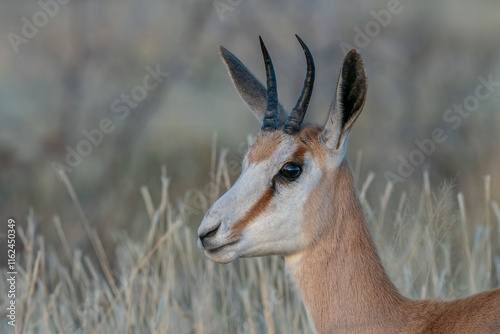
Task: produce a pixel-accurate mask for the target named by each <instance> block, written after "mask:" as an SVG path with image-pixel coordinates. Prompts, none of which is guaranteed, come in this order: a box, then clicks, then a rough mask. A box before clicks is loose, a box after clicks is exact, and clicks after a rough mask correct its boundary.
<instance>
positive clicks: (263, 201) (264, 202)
mask: <svg viewBox="0 0 500 334" xmlns="http://www.w3.org/2000/svg"><path fill="white" fill-rule="evenodd" d="M273 196H274V191H273V189H272V188H269V189H267V190H266V192H265V193H264V195H262V197H261V198H260V199H259V200H258V201H257V202H255V204H254V205H253V206H252V207H251V208H250V210H248V211H247V212H246V213H245V216H243V218H241V219H240V220H238V221H237V222H236V224H234V226H233V227H231V235H232V236H233V237H240V236H241V233H242V232H243V230H244V229H245V228H246V227H247V226H248V225H249V224H250V222H252V221H253V220H255V219H256V218H257V217H258V216H259V215H260V214H261V213H262V212H264V210H266V208H267V206H268V205H269V203H270V202H271V199H272V198H273Z"/></svg>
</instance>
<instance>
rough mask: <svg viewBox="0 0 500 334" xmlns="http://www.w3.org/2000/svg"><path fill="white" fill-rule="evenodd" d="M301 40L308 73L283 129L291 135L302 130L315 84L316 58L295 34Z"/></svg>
mask: <svg viewBox="0 0 500 334" xmlns="http://www.w3.org/2000/svg"><path fill="white" fill-rule="evenodd" d="M295 37H297V39H298V40H299V43H300V45H301V46H302V49H304V54H305V56H306V61H307V74H306V79H305V80H304V88H302V94H300V97H299V99H298V100H297V104H296V105H295V108H293V110H292V112H291V113H290V116H288V119H287V121H286V124H285V127H284V128H283V131H284V132H285V133H287V134H289V135H291V134H294V133H296V132H298V131H299V130H300V126H301V124H302V121H303V120H304V116H305V114H306V111H307V107H308V106H309V100H310V99H311V94H312V90H313V86H314V60H313V57H312V55H311V52H310V51H309V48H308V47H307V45H306V44H305V43H304V42H303V41H302V39H300V37H299V36H298V35H295Z"/></svg>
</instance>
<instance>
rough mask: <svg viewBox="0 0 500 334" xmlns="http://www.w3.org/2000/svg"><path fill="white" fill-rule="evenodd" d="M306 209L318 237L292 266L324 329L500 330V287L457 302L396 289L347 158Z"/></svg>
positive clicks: (309, 229) (308, 225)
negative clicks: (414, 296)
mask: <svg viewBox="0 0 500 334" xmlns="http://www.w3.org/2000/svg"><path fill="white" fill-rule="evenodd" d="M319 208H321V209H319ZM305 209H306V212H305V213H304V217H306V219H305V221H304V232H305V233H307V234H308V237H309V238H310V240H314V242H313V243H312V244H311V245H310V246H309V247H308V248H307V249H306V250H304V251H302V252H301V253H300V255H299V256H298V257H297V256H296V255H294V256H291V257H287V267H288V268H289V271H290V272H291V274H292V276H294V278H295V279H296V281H297V285H298V288H299V290H300V292H301V294H302V296H303V299H304V302H305V304H306V306H307V309H308V312H309V315H310V317H311V318H312V320H313V322H314V325H315V328H316V330H317V332H318V333H370V334H378V333H381V334H382V333H383V334H390V333H470V334H473V333H474V334H476V333H477V334H481V333H500V290H494V291H487V292H483V293H480V294H477V295H473V296H470V297H468V298H464V299H458V300H453V301H439V300H421V301H414V300H410V299H408V298H406V297H404V296H402V295H401V294H400V293H399V292H398V291H397V289H396V288H395V286H394V285H393V284H392V282H391V281H390V279H389V277H388V276H387V274H386V272H385V270H384V268H383V266H382V263H381V261H380V258H379V256H378V253H377V250H376V247H375V244H374V242H373V239H372V238H371V236H370V233H369V231H368V228H367V225H366V222H365V220H364V216H363V213H362V209H361V205H360V202H359V200H358V198H357V195H356V192H355V188H354V182H353V177H352V174H351V172H350V169H349V166H348V165H347V163H345V162H344V163H342V165H341V166H340V167H339V168H337V169H336V170H333V171H330V172H328V173H326V174H325V175H324V176H323V179H322V180H321V181H320V183H319V184H318V185H317V186H316V188H315V189H314V190H313V192H312V193H311V195H310V197H309V198H308V201H307V203H306V205H305Z"/></svg>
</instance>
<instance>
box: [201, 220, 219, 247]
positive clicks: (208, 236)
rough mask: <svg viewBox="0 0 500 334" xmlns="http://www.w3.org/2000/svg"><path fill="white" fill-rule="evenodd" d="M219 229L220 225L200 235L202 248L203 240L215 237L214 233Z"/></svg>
mask: <svg viewBox="0 0 500 334" xmlns="http://www.w3.org/2000/svg"><path fill="white" fill-rule="evenodd" d="M219 227H220V224H219V225H217V226H215V227H214V228H213V229H212V230H211V231H208V232H205V233H202V234H200V240H201V243H202V245H203V246H205V244H204V243H203V242H204V240H205V239H206V238H210V237H213V236H214V235H215V233H217V230H218V229H219Z"/></svg>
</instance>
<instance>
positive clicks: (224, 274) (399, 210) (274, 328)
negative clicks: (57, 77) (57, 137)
mask: <svg viewBox="0 0 500 334" xmlns="http://www.w3.org/2000/svg"><path fill="white" fill-rule="evenodd" d="M214 161H215V159H214ZM225 164H226V162H225V159H219V162H218V163H215V162H214V163H213V165H212V168H213V169H214V172H215V175H217V177H216V178H214V180H213V181H212V182H214V184H213V186H215V187H217V188H218V189H219V187H220V186H221V184H224V186H223V187H222V188H224V187H227V182H228V181H227V180H229V176H228V175H227V174H226V173H227V166H226V165H225ZM359 164H360V159H358V161H357V166H355V168H354V171H355V174H359ZM62 177H63V180H64V183H65V185H66V187H67V190H68V193H69V195H70V197H71V198H72V200H73V202H74V204H75V208H76V210H77V211H78V214H79V217H80V220H81V222H82V224H83V228H82V231H84V233H86V234H87V237H88V238H89V239H90V240H91V244H92V247H93V252H94V253H95V254H94V255H93V257H90V256H89V254H85V253H83V252H82V251H81V250H79V249H71V247H70V246H69V244H68V242H67V240H66V237H65V232H64V226H63V224H62V223H61V221H60V219H59V218H58V217H55V218H54V225H55V230H56V231H57V234H58V236H59V239H60V242H61V244H62V249H64V253H63V254H57V253H56V252H55V251H54V248H53V247H51V245H46V244H45V242H44V236H43V235H37V233H36V225H37V222H36V221H35V218H34V213H33V212H30V213H29V215H28V217H27V228H26V229H22V228H21V227H19V228H18V230H17V234H18V236H19V238H18V240H20V242H22V244H23V246H24V249H25V251H24V252H23V253H22V254H20V255H19V254H18V258H17V266H18V268H17V270H18V278H17V286H16V288H17V305H18V308H17V326H16V327H15V333H311V332H312V331H311V329H310V327H309V324H308V320H307V315H306V312H305V309H304V307H303V304H302V302H301V300H300V296H299V295H298V293H297V292H296V290H295V288H294V286H293V283H292V282H291V281H290V279H289V277H288V276H287V274H286V273H285V271H284V268H283V264H284V262H283V259H282V258H280V257H277V256H273V257H266V258H256V259H240V260H237V261H235V262H234V263H232V264H229V265H218V264H214V263H212V262H211V261H209V260H207V259H206V258H204V257H203V256H202V254H201V253H200V252H199V251H198V250H197V248H196V242H195V241H196V233H195V231H193V230H192V229H191V228H189V227H188V226H187V224H186V212H185V207H186V206H185V204H186V202H185V200H184V201H178V202H177V204H174V202H175V201H174V200H172V199H170V198H169V195H168V186H169V179H168V177H167V175H166V171H165V168H163V172H162V175H161V185H162V191H161V196H160V198H158V199H155V200H154V199H152V196H151V194H150V192H149V190H148V188H146V187H143V188H142V189H141V192H140V193H141V194H142V200H143V201H144V204H145V210H146V211H147V213H148V216H149V221H144V229H147V233H146V234H145V238H144V239H143V240H133V239H132V238H131V237H130V236H129V235H128V234H127V232H126V231H116V233H115V234H114V240H115V247H114V251H115V254H114V256H111V255H112V254H106V252H105V250H104V249H105V248H104V247H103V245H102V243H101V241H100V237H99V235H98V234H97V233H96V231H95V229H93V228H92V227H91V224H90V223H89V222H88V220H87V217H86V215H85V212H84V211H83V210H82V208H81V206H80V203H79V202H78V197H77V195H76V193H75V191H74V189H73V187H72V185H71V183H70V182H69V180H68V179H67V178H66V177H65V176H64V175H62ZM373 179H374V174H373V173H370V174H369V175H368V176H367V177H366V179H365V180H364V182H360V184H359V188H360V198H361V201H362V203H363V206H364V209H365V212H366V216H367V220H368V223H369V225H370V228H371V230H372V234H373V236H374V238H375V241H376V244H377V246H378V248H379V251H380V253H381V256H382V259H383V261H384V264H385V266H386V268H387V270H388V272H389V274H390V276H391V277H392V279H393V280H394V282H395V283H396V285H397V286H398V288H399V289H400V290H401V291H402V293H404V294H405V295H406V296H409V297H412V298H435V297H440V298H445V299H447V298H455V297H461V296H465V295H468V294H471V293H474V292H477V291H481V290H485V289H488V288H492V287H495V286H498V285H499V283H500V257H499V255H498V251H499V247H500V242H499V241H500V234H499V231H500V209H499V205H498V203H497V202H495V201H493V200H492V199H491V198H490V196H489V193H490V179H489V177H486V178H485V184H484V188H485V198H486V201H485V203H484V208H483V209H484V210H482V211H480V212H482V214H481V213H477V214H476V216H475V217H471V216H470V215H469V214H468V212H466V210H465V204H466V203H465V202H466V200H467V199H466V198H464V196H463V195H462V194H461V193H458V195H457V196H455V195H454V189H453V188H452V187H451V186H450V185H446V184H445V185H443V186H440V187H438V186H436V185H431V184H430V182H429V174H428V172H427V171H425V172H424V183H423V185H422V187H421V189H420V190H419V191H418V192H415V193H412V194H409V195H408V194H406V193H405V192H403V193H396V192H395V191H394V188H393V186H392V185H391V184H388V185H387V187H386V189H385V191H384V192H383V193H382V194H380V196H379V198H380V201H379V202H375V203H373V201H372V202H371V203H370V202H369V200H368V199H367V192H368V191H369V190H370V183H371V182H372V180H373ZM220 190H221V191H222V190H223V189H220ZM214 199H215V198H213V199H212V200H214ZM155 202H156V203H155ZM209 204H210V203H207V205H209ZM113 210H118V208H113ZM63 257H66V260H68V261H67V262H69V263H70V265H69V266H66V265H63V264H62V262H63V261H62V258H63ZM111 257H113V258H115V259H116V260H115V263H113V264H110V262H109V258H111ZM91 258H96V259H97V261H92V260H91ZM1 271H2V276H3V277H4V276H5V273H6V269H4V268H2V269H1ZM5 284H6V282H5V280H0V290H1V291H6V286H5ZM4 296H5V294H2V297H1V298H2V299H1V302H0V310H1V317H0V331H1V332H2V333H10V332H14V331H13V330H12V328H11V327H10V326H9V325H7V320H6V319H7V318H6V313H5V310H6V306H7V304H6V303H7V299H6V298H4Z"/></svg>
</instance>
